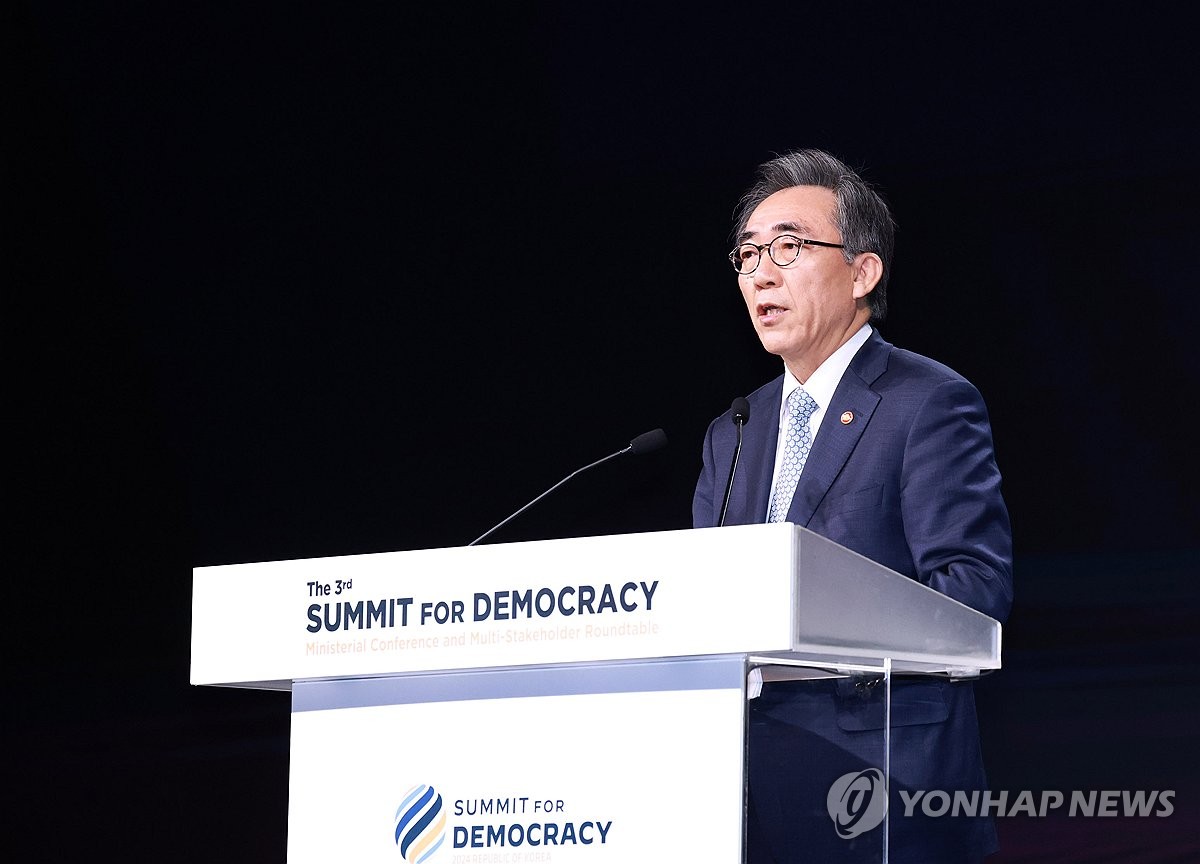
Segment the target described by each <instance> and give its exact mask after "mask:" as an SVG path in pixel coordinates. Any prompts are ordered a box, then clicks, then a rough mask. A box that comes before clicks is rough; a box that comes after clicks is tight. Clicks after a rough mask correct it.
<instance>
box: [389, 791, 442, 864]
mask: <svg viewBox="0 0 1200 864" xmlns="http://www.w3.org/2000/svg"><path fill="white" fill-rule="evenodd" d="M395 823H396V845H397V846H399V847H400V857H401V858H402V859H404V860H405V861H406V862H408V864H420V862H422V861H427V860H428V859H429V857H430V856H431V855H433V853H435V852H437V850H438V849H439V848H441V845H442V841H444V840H445V839H446V811H445V809H444V807H443V806H442V796H441V795H440V794H439V793H438V791H437V790H436V789H434V788H433V787H432V786H426V785H425V784H423V783H422V784H418V785H417V786H414V787H413V788H411V789H409V790H408V792H407V793H406V794H405V796H404V800H403V801H402V802H400V806H399V807H397V808H396V816H395Z"/></svg>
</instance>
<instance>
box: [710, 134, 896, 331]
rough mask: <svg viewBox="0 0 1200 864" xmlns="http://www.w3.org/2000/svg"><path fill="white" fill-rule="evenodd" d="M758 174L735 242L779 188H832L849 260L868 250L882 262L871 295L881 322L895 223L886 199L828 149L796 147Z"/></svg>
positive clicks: (743, 203) (740, 212) (739, 214)
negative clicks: (797, 148) (756, 209)
mask: <svg viewBox="0 0 1200 864" xmlns="http://www.w3.org/2000/svg"><path fill="white" fill-rule="evenodd" d="M757 176H758V180H757V181H756V182H755V184H754V185H753V186H751V187H750V188H749V189H747V190H746V192H745V194H744V195H742V197H741V200H740V201H739V202H738V205H737V210H736V212H735V219H734V230H733V242H735V243H736V242H737V238H738V237H739V236H740V235H741V233H742V232H743V231H744V230H745V229H746V223H747V222H748V221H750V215H751V214H752V213H753V212H754V210H755V208H756V207H758V205H759V204H761V203H762V202H763V201H765V200H766V199H767V198H768V197H770V196H771V195H774V194H775V193H776V192H779V191H780V190H783V189H790V188H792V187H793V186H822V187H824V188H826V189H829V190H830V191H832V192H833V193H834V197H835V198H836V201H837V203H836V204H835V205H834V208H833V221H834V224H835V225H837V228H838V231H840V232H841V235H842V243H843V244H844V245H845V247H846V248H845V249H843V250H842V255H843V257H844V258H845V259H846V262H847V263H849V262H851V261H853V260H854V258H855V256H857V255H859V254H861V253H863V252H874V253H875V254H876V255H878V256H879V257H880V259H882V261H883V276H882V277H880V279H879V284H878V285H876V286H875V290H874V291H872V292H871V293H870V294H868V295H867V306H868V308H870V310H871V320H872V321H882V320H883V318H884V316H885V315H886V314H887V281H888V274H889V273H891V270H892V249H893V245H894V242H895V239H894V233H895V223H894V222H893V221H892V214H891V211H890V210H889V209H888V206H887V203H886V202H884V200H883V198H882V197H880V195H879V194H878V193H877V192H876V191H875V190H874V189H873V188H872V187H871V186H870V184H868V183H867V182H866V181H865V180H863V179H862V178H861V177H860V176H858V174H857V173H856V172H855V171H854V170H853V169H851V168H850V167H849V166H847V165H846V164H845V163H844V162H842V161H841V160H840V159H837V158H835V157H833V156H830V155H829V154H828V153H826V152H825V151H823V150H813V149H805V150H792V151H789V152H787V153H784V154H782V155H779V156H776V157H775V158H773V159H770V160H768V161H767V162H764V163H762V164H761V165H759V166H758V172H757ZM813 239H822V238H813Z"/></svg>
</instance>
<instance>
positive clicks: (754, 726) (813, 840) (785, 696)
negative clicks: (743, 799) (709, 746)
mask: <svg viewBox="0 0 1200 864" xmlns="http://www.w3.org/2000/svg"><path fill="white" fill-rule="evenodd" d="M761 672H762V674H763V678H764V680H763V684H762V689H761V692H760V693H759V695H758V696H757V697H755V698H752V699H750V704H749V709H748V714H749V717H748V734H747V751H748V756H747V768H748V771H747V774H748V777H747V780H748V784H747V816H746V833H747V838H746V861H747V862H748V864H758V862H764V861H776V862H787V864H807V862H813V864H817V862H820V864H840V862H845V864H876V862H886V861H887V854H888V849H887V847H888V839H887V838H888V796H887V788H888V768H889V758H888V756H889V748H888V744H889V734H888V720H889V717H888V715H889V694H890V687H891V676H890V666H889V665H888V664H886V663H885V664H884V665H883V667H881V668H867V667H859V668H855V669H845V668H842V669H838V670H822V669H815V668H800V667H787V668H783V667H776V666H771V667H764V668H763V669H762V670H761ZM756 689H757V687H756V686H755V684H754V681H753V675H752V682H751V686H750V688H749V691H750V693H751V694H753V693H754V691H755V690H756Z"/></svg>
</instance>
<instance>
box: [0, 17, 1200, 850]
mask: <svg viewBox="0 0 1200 864" xmlns="http://www.w3.org/2000/svg"><path fill="white" fill-rule="evenodd" d="M116 6H118V4H95V3H83V2H38V3H31V2H26V3H22V2H18V3H16V4H15V5H12V6H6V7H5V10H6V11H5V12H4V13H3V14H4V21H3V30H4V34H5V37H6V40H5V41H6V43H7V44H8V46H9V47H8V48H6V49H5V50H4V52H3V53H4V55H5V60H6V63H5V66H6V76H7V78H8V79H9V81H8V83H9V86H7V87H6V88H5V90H6V96H5V101H4V106H5V107H4V113H5V119H4V122H3V124H2V125H3V132H2V135H3V142H4V165H3V171H4V191H3V201H4V211H5V216H6V222H8V223H9V224H10V228H9V230H6V231H5V232H4V234H5V246H6V249H7V251H6V253H5V255H4V261H5V267H4V270H5V277H4V281H5V283H6V286H5V291H4V307H5V313H4V332H5V338H4V342H5V348H6V349H7V351H6V353H7V354H8V369H9V372H10V374H9V376H8V380H9V385H8V387H7V388H6V398H5V411H4V416H5V420H6V423H5V425H6V426H7V427H9V430H10V434H11V433H15V434H14V435H11V437H10V438H9V441H10V443H9V445H8V455H9V460H8V461H9V465H10V474H9V476H10V478H11V479H10V480H9V481H8V482H6V483H5V487H6V490H7V496H6V497H7V498H8V500H9V508H10V509H9V512H10V525H9V532H8V533H9V536H10V538H11V541H10V543H8V544H6V548H7V552H8V554H7V555H6V559H7V562H8V564H7V566H6V568H5V570H6V574H5V575H6V579H5V583H6V587H7V590H6V592H5V595H6V596H5V603H4V615H3V618H4V622H5V626H4V631H5V638H6V641H7V642H8V643H9V647H8V648H6V649H5V650H4V669H5V672H6V675H5V677H6V679H7V687H6V697H5V700H4V704H5V707H4V711H3V714H4V725H5V733H4V751H5V761H6V763H7V766H6V771H5V774H6V776H7V778H8V779H6V781H5V789H4V797H3V799H2V800H0V806H2V807H3V812H4V813H5V819H6V822H7V823H8V824H9V825H10V826H11V827H10V829H9V830H6V832H5V833H6V834H7V835H8V840H9V842H14V843H15V847H16V849H17V850H18V851H19V853H20V854H19V855H18V856H17V857H14V858H12V859H11V860H22V861H42V860H44V861H64V860H70V859H73V858H76V857H79V856H80V855H91V854H95V853H98V852H100V851H108V852H111V853H113V855H114V857H121V858H124V859H126V860H162V859H164V858H170V859H172V860H176V861H223V862H229V861H282V860H283V858H284V855H285V850H286V831H287V773H288V752H287V747H288V725H289V717H288V697H287V695H286V694H277V693H266V692H258V691H237V690H230V691H226V690H220V689H217V688H193V687H191V686H190V685H189V684H188V665H189V656H188V651H189V636H190V602H191V601H190V590H191V569H192V568H193V567H197V566H203V565H209V564H218V563H240V562H251V561H264V560H273V559H284V558H301V557H317V556H327V555H344V554H356V553H370V552H381V551H394V550H403V549H413V548H425V547H438V546H453V545H461V544H464V543H467V542H469V541H470V540H472V539H474V538H475V537H476V536H478V535H479V534H481V533H483V531H485V530H486V529H487V528H489V527H490V526H491V525H493V524H494V523H496V522H498V521H500V520H501V519H502V518H503V517H504V516H506V515H507V514H508V513H510V512H512V511H513V510H515V509H517V508H518V507H519V506H521V505H522V504H524V503H525V502H527V501H528V500H530V499H531V498H533V497H534V496H535V495H537V494H538V493H540V492H541V491H542V490H544V489H545V488H547V487H548V486H550V485H551V484H553V483H554V482H556V481H558V480H559V479H561V478H562V477H564V476H565V475H567V474H568V473H570V472H571V471H573V470H574V469H575V468H577V467H579V466H581V465H583V464H586V463H588V462H591V461H593V460H595V459H598V458H599V457H601V456H603V455H606V454H608V453H610V452H613V451H614V450H616V449H619V448H620V447H622V446H623V445H624V444H625V443H626V442H628V440H629V439H630V438H631V437H633V436H635V435H637V434H639V433H641V432H643V431H646V430H648V429H652V428H655V427H662V428H663V429H665V430H666V432H667V434H668V436H669V438H670V441H671V443H670V446H669V447H668V448H667V449H666V450H663V451H660V452H659V453H656V454H654V455H652V456H648V457H645V458H644V459H643V460H639V461H636V462H634V461H629V460H630V459H632V457H624V458H623V459H622V460H617V461H615V462H612V463H609V464H607V465H605V466H602V467H600V468H598V469H596V470H595V471H592V472H589V473H588V474H585V475H582V476H580V477H578V478H576V479H575V480H573V481H572V483H571V484H570V485H569V486H567V487H565V488H563V489H560V490H559V491H558V492H557V493H556V494H555V497H554V499H553V500H552V501H550V502H547V503H546V504H545V505H543V506H539V507H538V508H535V509H532V510H530V511H528V512H527V513H525V514H523V515H522V516H521V517H519V518H518V519H517V520H514V522H512V523H510V525H508V526H506V527H505V528H504V529H502V530H501V531H499V532H497V533H496V534H495V535H493V538H492V539H494V540H495V541H496V542H501V541H505V542H507V541H513V540H527V539H542V538H548V537H563V536H578V535H587V534H601V533H610V532H625V531H652V530H664V529H675V528H685V527H688V526H689V525H690V513H689V508H690V500H691V489H692V484H693V482H694V480H695V477H696V475H697V473H698V471H699V468H700V461H699V460H700V442H701V438H702V436H703V433H704V429H705V426H706V424H707V423H708V421H709V420H710V419H711V418H712V417H713V416H715V415H717V414H719V413H720V412H721V411H723V410H724V409H725V408H727V407H728V405H729V402H730V400H731V399H732V398H733V397H734V396H737V395H743V394H745V393H748V392H749V391H751V390H753V389H754V388H755V387H757V386H758V385H759V384H761V383H763V382H764V381H766V380H767V379H769V378H770V377H773V376H774V375H775V374H777V371H778V361H777V360H776V359H775V358H772V357H769V356H767V355H765V354H764V353H763V352H762V351H761V349H760V348H759V346H758V344H757V340H756V339H755V337H754V334H753V331H752V329H751V327H750V325H749V323H748V322H747V321H746V320H745V313H744V310H743V309H742V307H741V301H740V298H739V296H738V294H737V291H736V282H735V279H734V277H733V275H732V273H731V272H730V271H729V266H728V264H727V262H726V261H725V260H724V254H725V252H726V250H727V248H728V245H729V244H728V231H729V227H730V226H729V220H730V216H731V214H732V209H733V206H734V204H735V202H736V199H737V196H738V195H739V194H740V192H741V190H742V189H743V188H744V186H745V185H747V184H748V183H749V182H750V181H751V179H752V173H753V169H754V166H755V165H756V164H757V163H759V162H761V161H762V160H764V159H766V158H769V157H770V156H771V155H773V153H775V152H780V151H783V150H786V149H790V148H793V147H801V146H817V147H823V148H825V149H828V150H830V151H831V152H833V153H835V154H836V155H839V156H840V157H842V158H843V159H845V160H846V161H848V162H849V163H851V164H852V165H854V166H856V167H858V168H860V169H861V171H862V173H863V174H864V175H865V176H866V177H867V178H868V179H869V180H871V181H873V182H875V183H876V184H877V185H878V186H879V187H880V189H881V191H882V192H883V193H884V195H885V197H886V198H887V199H888V200H889V202H891V204H892V207H893V210H894V212H895V214H896V219H897V222H898V233H897V257H896V261H895V266H894V270H893V274H892V278H891V284H890V296H891V309H892V311H891V314H890V316H889V318H888V320H887V321H886V322H885V324H884V326H883V328H882V330H883V334H884V336H885V338H887V339H888V340H889V341H892V342H894V343H896V344H898V345H901V346H903V347H906V348H910V349H913V350H916V351H919V352H922V353H926V354H929V355H932V356H934V357H936V358H938V359H940V360H942V361H944V362H946V363H948V364H949V365H951V366H953V367H955V368H956V369H958V370H959V371H960V372H962V373H963V374H965V375H966V376H967V377H969V378H971V379H972V380H973V381H975V383H976V384H978V386H979V387H980V389H981V390H982V391H983V393H984V395H985V397H986V399H987V400H988V404H989V407H990V409H991V412H992V419H993V423H994V431H995V437H996V446H997V451H998V458H999V460H1000V465H1001V469H1002V471H1003V473H1004V477H1005V486H1004V489H1005V495H1006V498H1007V500H1008V503H1009V506H1010V509H1011V512H1012V517H1013V524H1014V531H1015V540H1016V550H1017V571H1016V579H1017V582H1016V585H1017V601H1016V608H1015V610H1014V612H1013V615H1012V618H1011V620H1010V622H1009V625H1008V626H1007V627H1006V629H1005V646H1004V658H1005V669H1004V671H1003V672H1002V673H1000V674H998V675H995V676H992V677H990V678H988V679H986V680H985V681H983V682H981V684H980V685H979V686H978V697H979V701H980V703H981V711H982V715H983V717H982V722H983V735H984V746H985V750H986V754H987V757H988V767H989V773H990V775H991V779H992V784H993V786H994V787H995V788H996V789H1009V790H1014V793H1013V794H1015V792H1016V791H1017V790H1023V789H1031V790H1035V791H1038V790H1045V789H1056V790H1066V791H1068V792H1069V791H1070V790H1074V789H1080V790H1091V789H1099V790H1104V789H1118V790H1120V789H1125V790H1136V789H1144V790H1165V789H1173V790H1176V797H1175V806H1176V810H1175V813H1174V814H1173V815H1172V816H1170V817H1169V818H1165V819H1163V818H1148V819H1125V818H1116V819H1091V820H1087V819H1074V820H1072V819H1066V818H1062V817H1059V818H1052V817H1048V818H1045V819H1038V818H1029V817H1025V816H1021V817H1014V818H1012V819H1006V820H1001V824H1000V826H999V827H1000V831H1001V840H1002V844H1003V850H1002V852H1001V853H1000V854H999V855H998V856H996V858H995V859H994V860H996V861H997V862H1017V861H1022V862H1035V861H1134V862H1154V861H1171V860H1196V857H1197V856H1198V855H1200V844H1198V843H1197V842H1196V841H1195V839H1194V837H1195V836H1200V782H1198V781H1197V769H1198V768H1200V759H1198V758H1197V735H1196V728H1197V720H1196V717H1197V710H1198V709H1200V699H1198V698H1197V685H1198V683H1200V681H1198V680H1197V679H1198V676H1197V674H1196V672H1195V671H1194V661H1195V658H1196V656H1197V654H1198V649H1200V636H1198V635H1197V625H1196V619H1197V613H1200V587H1198V583H1200V580H1198V577H1200V531H1198V527H1200V506H1198V505H1200V495H1198V493H1197V480H1198V479H1200V473H1198V471H1197V467H1198V466H1197V459H1196V454H1195V447H1194V445H1193V443H1192V437H1193V436H1192V433H1191V431H1190V430H1191V427H1192V422H1193V421H1192V420H1191V417H1192V415H1193V414H1194V412H1195V409H1196V404H1197V399H1196V397H1197V386H1196V385H1197V372H1196V362H1195V359H1194V355H1193V353H1192V348H1193V345H1192V342H1193V340H1194V338H1195V333H1196V325H1195V323H1194V315H1193V314H1192V311H1193V309H1192V307H1193V305H1194V300H1193V298H1194V295H1195V291H1196V284H1195V281H1196V280H1195V275H1194V273H1195V270H1196V266H1195V264H1196V251H1195V250H1196V248H1197V243H1196V239H1195V237H1196V234H1195V232H1196V219H1195V216H1196V200H1197V199H1196V192H1197V185H1198V184H1197V183H1196V168H1195V164H1194V161H1193V160H1194V157H1195V155H1196V153H1197V152H1198V150H1197V144H1198V138H1197V134H1196V132H1197V121H1196V120H1195V119H1194V118H1195V115H1196V107H1195V106H1196V104H1197V97H1198V96H1200V92H1198V90H1200V88H1197V73H1196V71H1195V70H1196V51H1195V48H1194V38H1193V36H1192V33H1191V30H1190V27H1189V26H1188V24H1187V22H1186V20H1185V18H1184V16H1183V15H1182V13H1178V12H1174V11H1171V10H1173V9H1175V4H1165V3H1164V4H1146V3H1140V4H1132V5H1130V4H1118V3H1108V2H1102V3H1094V2H1093V3H1064V4H1032V3H1030V4H1016V5H1014V4H994V5H993V4H986V7H985V4H957V3H945V4H938V3H907V4H897V3H868V2H845V3H838V4H808V3H799V4H789V5H786V6H782V5H766V4H761V5H733V4H731V5H729V6H724V7H722V6H719V5H716V4H707V5H702V6H691V5H685V4H667V3H659V2H655V3H639V4H619V3H590V4H571V3H561V4H540V5H530V4H482V3H465V4H464V3H456V4H436V5H429V6H420V7H415V8H408V6H407V5H405V4H398V3H373V4H360V3H353V4H311V3H310V4H301V3H282V2H255V3H239V4H220V3H217V4H214V3H169V4H151V3H127V4H119V7H120V8H114V7H116ZM977 6H978V7H985V8H977ZM968 7H970V8H968Z"/></svg>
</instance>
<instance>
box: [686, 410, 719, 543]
mask: <svg viewBox="0 0 1200 864" xmlns="http://www.w3.org/2000/svg"><path fill="white" fill-rule="evenodd" d="M716 424H717V421H716V420H714V421H712V422H711V423H709V424H708V431H707V432H706V433H705V435H704V451H703V454H702V458H703V466H702V468H701V469H700V478H699V479H698V480H697V481H696V492H695V494H694V495H693V496H692V527H693V528H713V527H715V526H716V524H717V519H718V516H719V514H718V513H717V507H718V506H719V504H718V502H717V500H716V486H717V483H716V477H717V472H716V467H715V466H716V458H715V457H714V455H713V428H714V427H715V426H716Z"/></svg>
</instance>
